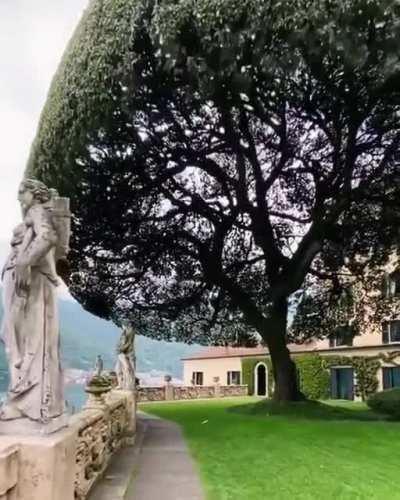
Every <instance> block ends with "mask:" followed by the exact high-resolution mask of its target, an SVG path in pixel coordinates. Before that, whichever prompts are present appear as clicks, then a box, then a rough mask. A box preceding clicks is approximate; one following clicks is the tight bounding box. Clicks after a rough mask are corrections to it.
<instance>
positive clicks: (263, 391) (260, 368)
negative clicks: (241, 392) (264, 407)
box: [254, 362, 268, 396]
mask: <svg viewBox="0 0 400 500" xmlns="http://www.w3.org/2000/svg"><path fill="white" fill-rule="evenodd" d="M254 395H255V396H267V395H268V368H267V365H266V364H265V363H262V362H260V363H257V365H256V366H255V368H254Z"/></svg>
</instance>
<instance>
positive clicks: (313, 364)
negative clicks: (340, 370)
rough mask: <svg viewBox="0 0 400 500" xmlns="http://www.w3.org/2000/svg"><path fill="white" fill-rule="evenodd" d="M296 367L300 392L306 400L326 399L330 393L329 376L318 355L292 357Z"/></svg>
mask: <svg viewBox="0 0 400 500" xmlns="http://www.w3.org/2000/svg"><path fill="white" fill-rule="evenodd" d="M293 360H294V362H295V363H296V366H297V373H298V376H299V383H300V390H301V391H302V393H303V394H304V395H305V396H306V397H307V398H308V399H327V398H329V393H330V374H329V371H328V370H327V369H326V368H325V367H324V365H323V359H322V357H321V356H319V355H318V354H304V355H301V356H295V357H293Z"/></svg>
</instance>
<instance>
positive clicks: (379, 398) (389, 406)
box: [367, 387, 400, 420]
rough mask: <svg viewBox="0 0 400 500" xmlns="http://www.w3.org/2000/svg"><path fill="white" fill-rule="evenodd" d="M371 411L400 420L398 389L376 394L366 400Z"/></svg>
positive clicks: (399, 389) (399, 392)
mask: <svg viewBox="0 0 400 500" xmlns="http://www.w3.org/2000/svg"><path fill="white" fill-rule="evenodd" d="M367 404H368V406H369V407H370V408H372V409H373V410H375V411H377V412H379V413H383V414H384V415H389V416H390V417H393V418H395V419H396V420H400V388H399V387H396V388H394V389H388V390H386V391H381V392H377V393H376V394H374V395H373V396H371V397H370V398H369V399H368V400H367Z"/></svg>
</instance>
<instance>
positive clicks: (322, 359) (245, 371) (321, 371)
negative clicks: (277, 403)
mask: <svg viewBox="0 0 400 500" xmlns="http://www.w3.org/2000/svg"><path fill="white" fill-rule="evenodd" d="M393 354H394V353H393ZM398 354H400V353H399V352H396V355H398ZM394 357H395V356H390V359H389V357H387V356H386V355H385V356H383V355H381V354H380V355H377V356H373V357H367V356H338V355H332V356H321V355H319V354H302V355H294V356H293V360H294V362H295V363H296V366H297V373H298V376H299V382H300V388H301V391H302V392H303V394H304V395H305V396H306V397H307V398H308V399H327V398H329V396H330V368H332V367H334V366H350V367H352V368H353V369H354V374H355V378H356V383H355V386H354V391H355V395H356V396H357V397H361V398H362V400H363V401H364V400H366V399H368V397H369V396H371V395H372V394H374V393H375V392H376V391H377V389H378V377H377V374H378V369H379V368H380V366H381V362H380V360H381V359H382V360H384V361H386V362H391V363H393V364H396V363H395V362H394ZM259 362H263V363H265V364H266V366H267V368H268V396H270V397H271V396H272V393H273V383H274V381H273V371H272V364H271V360H270V359H269V358H267V357H264V358H244V359H242V377H243V383H244V384H247V385H248V387H249V394H254V389H255V388H254V368H255V367H256V365H257V363H259Z"/></svg>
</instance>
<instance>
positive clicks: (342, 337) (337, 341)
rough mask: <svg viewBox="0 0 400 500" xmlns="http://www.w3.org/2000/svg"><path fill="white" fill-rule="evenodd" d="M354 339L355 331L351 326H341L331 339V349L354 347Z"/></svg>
mask: <svg viewBox="0 0 400 500" xmlns="http://www.w3.org/2000/svg"><path fill="white" fill-rule="evenodd" d="M353 337H354V331H353V328H352V327H351V326H350V325H343V326H339V328H336V330H335V333H334V334H332V335H330V337H329V347H340V346H352V345H353Z"/></svg>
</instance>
